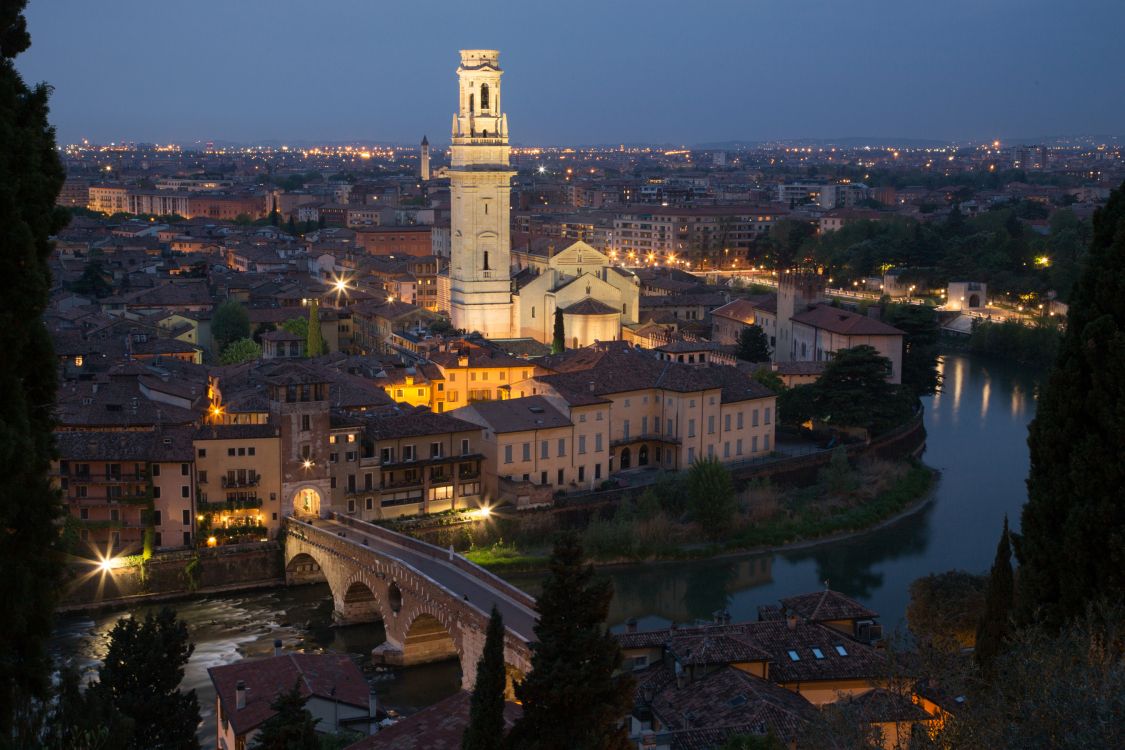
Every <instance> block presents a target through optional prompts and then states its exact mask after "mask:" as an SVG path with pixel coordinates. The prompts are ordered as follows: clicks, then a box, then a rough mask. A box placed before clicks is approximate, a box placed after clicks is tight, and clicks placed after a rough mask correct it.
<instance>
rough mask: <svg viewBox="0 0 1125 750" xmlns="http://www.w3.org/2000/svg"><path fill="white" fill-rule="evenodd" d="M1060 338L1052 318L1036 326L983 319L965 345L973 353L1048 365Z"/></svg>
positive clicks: (1059, 330) (1051, 361)
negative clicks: (985, 320)
mask: <svg viewBox="0 0 1125 750" xmlns="http://www.w3.org/2000/svg"><path fill="white" fill-rule="evenodd" d="M1060 341H1062V329H1061V328H1060V326H1059V325H1058V323H1056V322H1055V321H1054V319H1049V320H1048V321H1046V322H1044V323H1042V324H1041V325H1037V326H1027V325H1022V324H1020V323H1014V322H1012V321H1006V322H1004V323H989V322H982V323H979V324H977V325H976V326H974V327H973V333H972V335H971V336H970V337H969V347H968V348H969V351H970V352H971V353H973V354H979V355H983V356H986V357H996V358H997V359H1005V360H1008V361H1010V362H1016V363H1018V364H1021V365H1030V366H1032V367H1037V368H1042V369H1048V368H1050V367H1051V366H1052V365H1053V364H1054V363H1055V359H1056V358H1057V356H1058V351H1059V342H1060Z"/></svg>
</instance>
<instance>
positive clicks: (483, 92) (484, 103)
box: [480, 83, 488, 112]
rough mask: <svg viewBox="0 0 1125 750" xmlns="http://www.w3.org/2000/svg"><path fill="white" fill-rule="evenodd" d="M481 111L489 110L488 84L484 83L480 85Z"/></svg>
mask: <svg viewBox="0 0 1125 750" xmlns="http://www.w3.org/2000/svg"><path fill="white" fill-rule="evenodd" d="M480 111H481V112H486V111H488V84H487V83H483V84H481V87H480Z"/></svg>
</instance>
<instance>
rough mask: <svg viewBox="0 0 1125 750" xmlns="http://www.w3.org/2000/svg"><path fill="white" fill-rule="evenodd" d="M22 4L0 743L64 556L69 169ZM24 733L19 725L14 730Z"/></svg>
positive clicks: (1, 588) (0, 131) (1, 239)
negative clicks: (53, 308) (62, 306)
mask: <svg viewBox="0 0 1125 750" xmlns="http://www.w3.org/2000/svg"><path fill="white" fill-rule="evenodd" d="M25 4H26V0H0V175H2V176H3V177H2V179H0V351H2V352H3V353H4V357H3V362H2V363H0V393H2V394H3V398H0V465H3V467H4V472H3V474H0V571H3V572H2V574H0V601H2V602H4V603H5V606H4V607H2V608H0V632H2V633H3V634H4V635H3V638H0V745H6V744H8V743H9V741H11V742H12V743H13V744H15V745H16V746H19V745H21V744H25V743H30V744H34V742H35V740H34V738H33V737H28V736H27V732H26V730H21V729H20V728H19V727H20V726H26V725H25V723H24V719H29V718H33V715H34V714H35V713H36V712H37V711H38V709H37V708H36V707H35V705H34V703H35V701H36V700H38V699H42V698H43V697H44V696H45V695H46V693H47V689H48V687H49V685H50V680H49V667H50V662H49V659H48V656H47V649H46V642H47V637H48V636H49V634H50V629H51V613H52V610H53V608H54V603H55V593H56V591H57V590H58V586H57V585H56V584H57V581H58V578H59V575H60V571H61V569H62V558H61V555H60V554H57V553H56V550H57V545H58V540H59V534H58V529H57V527H56V526H55V521H56V519H57V518H58V517H59V516H60V514H61V512H62V506H61V503H60V501H59V496H58V493H57V492H56V491H55V490H53V489H51V486H50V484H49V481H48V472H49V470H50V461H51V457H52V454H53V441H52V435H51V412H52V409H53V407H54V401H55V382H56V381H55V369H56V363H55V357H54V353H53V352H52V350H51V339H50V337H49V336H48V334H47V329H46V327H45V326H44V324H43V319H42V315H43V311H44V309H46V307H47V297H48V293H49V290H50V286H51V276H50V271H49V269H48V266H47V260H48V257H49V256H50V254H51V245H50V242H49V241H48V237H49V236H50V235H51V234H52V233H54V232H57V231H58V230H59V229H61V228H62V227H63V226H64V225H65V223H66V220H67V217H68V213H67V212H66V210H65V209H62V208H57V207H56V206H55V198H56V197H57V196H58V194H59V190H61V188H62V184H63V179H64V176H65V175H64V172H63V167H62V164H61V163H60V162H59V158H58V153H57V151H56V149H55V132H54V129H53V128H52V127H51V126H50V124H49V123H48V121H47V99H48V95H49V93H50V89H49V87H48V86H46V85H45V84H39V85H37V86H35V87H34V88H29V87H28V86H27V85H26V84H25V83H24V81H23V79H22V78H21V77H20V75H19V73H18V72H17V71H16V68H15V64H14V58H15V57H16V56H17V55H19V54H20V53H21V52H23V51H24V50H26V49H27V48H28V47H29V46H30V45H31V37H30V35H29V34H28V33H27V23H26V20H25V19H24V16H23V9H24V6H25ZM17 725H18V726H17Z"/></svg>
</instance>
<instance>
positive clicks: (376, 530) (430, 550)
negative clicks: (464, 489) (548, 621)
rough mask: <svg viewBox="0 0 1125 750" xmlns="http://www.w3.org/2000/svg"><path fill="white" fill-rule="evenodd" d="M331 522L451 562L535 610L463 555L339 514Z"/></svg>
mask: <svg viewBox="0 0 1125 750" xmlns="http://www.w3.org/2000/svg"><path fill="white" fill-rule="evenodd" d="M332 518H333V519H334V520H336V521H339V522H340V523H342V524H344V525H345V526H350V527H352V528H354V529H356V530H357V531H362V532H363V533H364V534H369V535H371V536H377V537H380V538H382V539H386V540H387V541H389V542H390V543H392V544H398V545H401V546H404V547H409V548H410V549H412V550H414V551H415V552H418V553H420V554H423V555H426V556H427V557H430V558H433V559H434V560H443V561H446V562H449V563H451V564H452V565H454V566H455V567H457V568H459V569H460V570H463V571H465V572H466V573H468V574H469V575H471V576H473V577H474V578H476V579H478V580H480V581H481V582H483V583H484V584H485V585H487V586H489V587H491V588H494V589H496V590H498V591H501V592H503V593H504V595H505V596H507V597H509V598H510V599H514V600H515V601H517V602H519V603H520V604H522V605H524V606H525V607H527V608H529V609H535V597H533V596H532V595H531V594H528V593H527V592H526V591H524V590H523V589H521V588H519V587H517V586H513V585H512V584H510V583H508V582H507V581H505V580H504V579H503V578H501V577H500V576H498V575H496V574H495V573H492V572H491V571H488V570H485V569H484V568H482V567H481V566H479V565H477V564H476V563H473V562H471V561H469V560H467V559H465V557H464V556H463V555H459V554H457V553H454V554H453V555H452V557H451V556H450V554H449V550H445V549H442V548H441V547H438V546H437V545H436V544H430V543H429V542H426V541H423V540H421V539H416V538H415V537H412V536H408V535H406V534H399V533H398V532H397V531H391V530H390V529H386V528H383V527H382V526H378V525H376V524H373V523H368V522H366V521H360V520H359V519H356V518H352V517H350V516H343V515H340V514H339V513H333V514H332Z"/></svg>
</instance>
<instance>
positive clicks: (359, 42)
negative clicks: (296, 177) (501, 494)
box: [18, 0, 1125, 145]
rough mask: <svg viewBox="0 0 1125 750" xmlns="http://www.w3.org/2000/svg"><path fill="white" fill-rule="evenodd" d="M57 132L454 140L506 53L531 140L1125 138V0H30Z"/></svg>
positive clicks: (507, 94)
mask: <svg viewBox="0 0 1125 750" xmlns="http://www.w3.org/2000/svg"><path fill="white" fill-rule="evenodd" d="M27 16H28V23H29V27H30V31H31V34H32V47H31V49H30V50H29V51H28V52H27V53H25V54H24V55H23V56H22V57H20V58H19V59H18V65H19V68H20V70H21V71H22V72H23V74H24V75H25V76H26V77H27V78H28V79H29V81H32V82H34V81H46V82H48V83H50V84H51V85H53V86H54V87H55V94H54V98H53V100H52V115H53V117H52V119H53V121H54V123H55V124H56V127H57V128H58V135H59V140H60V142H62V143H68V142H75V141H77V140H79V139H81V138H83V137H85V138H89V139H90V140H91V141H94V142H110V141H122V140H127V141H128V140H131V141H147V142H160V143H163V142H169V141H171V142H177V143H180V144H189V143H191V142H192V141H195V140H217V141H236V142H265V141H278V142H282V143H285V142H293V143H297V142H302V141H303V142H311V141H319V142H330V141H365V142H392V143H394V142H398V143H414V142H416V141H417V140H419V139H420V138H421V136H422V134H423V133H426V134H428V135H429V137H430V140H431V141H432V142H434V143H438V144H440V143H444V142H447V141H448V133H449V123H450V117H451V115H452V113H453V110H454V108H455V106H456V105H455V102H456V82H455V74H454V70H455V69H456V67H457V61H458V57H457V50H458V49H460V48H474V47H483V48H495V49H499V50H501V56H500V62H501V65H502V67H503V68H504V69H505V70H506V71H507V72H506V74H505V76H504V109H505V110H506V111H507V112H508V113H509V120H510V123H511V128H512V140H513V142H514V143H517V144H529V145H530V144H540V145H549V144H617V143H674V144H689V145H691V144H700V143H707V142H716V141H728V140H745V141H757V140H768V139H781V138H785V139H801V138H810V139H812V138H848V137H886V138H928V139H940V140H970V139H978V140H979V139H991V138H997V137H998V138H1038V137H1041V136H1047V135H1080V134H1098V135H1106V134H1111V135H1116V134H1121V133H1125V64H1123V57H1125V56H1123V54H1122V53H1123V52H1125V42H1123V41H1122V40H1123V37H1122V32H1123V30H1125V0H1056V1H1055V2H1045V1H1044V0H940V1H938V0H925V1H923V0H894V1H888V0H802V1H801V2H796V1H795V0H769V1H758V0H695V1H694V2H690V1H685V0H675V1H674V2H667V1H665V0H644V1H643V2H617V1H614V0H600V1H591V2H587V1H586V0H570V1H568V2H542V1H541V0H520V1H519V2H507V1H506V0H505V1H501V0H492V1H491V2H479V1H478V2H445V1H444V0H429V1H425V2H423V1H418V2H415V1H412V0H408V1H405V2H404V1H402V0H399V1H396V2H389V1H384V0H316V1H315V2H308V1H307V0H302V1H301V2H295V1H293V0H273V2H262V1H260V0H190V1H188V0H103V2H92V1H91V0H31V2H30V3H29V8H28V11H27Z"/></svg>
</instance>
